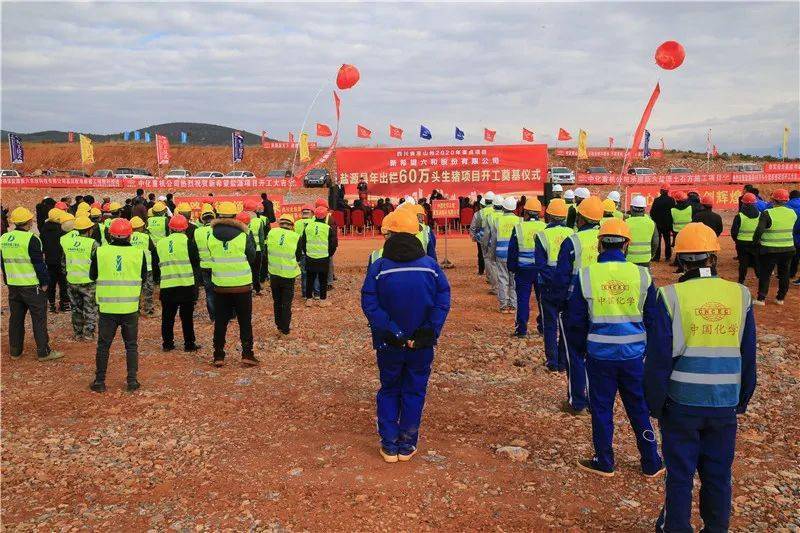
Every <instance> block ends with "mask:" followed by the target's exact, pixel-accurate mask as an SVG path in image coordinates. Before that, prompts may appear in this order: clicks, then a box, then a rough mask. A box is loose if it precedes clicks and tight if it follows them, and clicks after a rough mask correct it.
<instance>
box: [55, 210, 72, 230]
mask: <svg viewBox="0 0 800 533" xmlns="http://www.w3.org/2000/svg"><path fill="white" fill-rule="evenodd" d="M58 221H59V222H60V223H61V231H63V232H68V231H72V230H73V228H74V227H75V216H74V215H73V214H72V213H64V214H63V215H61V218H60V219H59V220H58Z"/></svg>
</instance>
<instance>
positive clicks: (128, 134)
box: [122, 131, 131, 142]
mask: <svg viewBox="0 0 800 533" xmlns="http://www.w3.org/2000/svg"><path fill="white" fill-rule="evenodd" d="M130 138H131V132H129V131H123V132H122V140H123V141H125V142H128V140H130Z"/></svg>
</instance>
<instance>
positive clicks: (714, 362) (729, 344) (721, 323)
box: [659, 277, 751, 407]
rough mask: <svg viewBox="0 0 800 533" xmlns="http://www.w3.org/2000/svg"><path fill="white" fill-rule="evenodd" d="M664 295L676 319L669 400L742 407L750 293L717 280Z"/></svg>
mask: <svg viewBox="0 0 800 533" xmlns="http://www.w3.org/2000/svg"><path fill="white" fill-rule="evenodd" d="M659 292H660V295H661V299H662V301H663V302H664V305H665V306H666V308H667V311H669V314H670V317H671V318H672V361H673V364H672V374H671V375H670V378H669V387H668V389H667V393H668V395H669V397H670V398H671V399H672V400H673V401H675V402H677V403H680V404H683V405H693V406H698V407H735V406H736V405H738V403H739V389H740V386H741V368H742V357H741V356H742V354H741V349H740V347H741V343H742V336H743V335H744V324H745V314H746V312H747V309H749V308H750V305H751V297H750V291H749V290H748V289H747V287H744V286H743V285H739V284H738V283H733V282H731V281H726V280H724V279H720V278H716V277H713V278H694V279H691V280H687V281H684V282H681V283H677V284H674V285H667V286H665V287H661V288H660V289H659Z"/></svg>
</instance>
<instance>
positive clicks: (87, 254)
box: [59, 230, 97, 285]
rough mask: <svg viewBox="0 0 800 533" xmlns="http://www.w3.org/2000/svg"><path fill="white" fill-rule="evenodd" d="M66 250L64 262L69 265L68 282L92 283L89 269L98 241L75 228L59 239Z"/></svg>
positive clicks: (73, 283)
mask: <svg viewBox="0 0 800 533" xmlns="http://www.w3.org/2000/svg"><path fill="white" fill-rule="evenodd" d="M59 242H60V243H61V248H62V250H64V262H65V263H66V265H67V282H68V283H71V284H72V285H85V284H87V283H92V279H91V278H90V277H89V269H90V268H91V266H92V250H93V249H94V245H95V243H96V242H97V241H95V240H94V239H92V238H91V237H84V236H83V235H81V234H80V233H78V232H77V231H75V230H73V231H70V232H69V233H67V234H66V235H62V236H61V239H59Z"/></svg>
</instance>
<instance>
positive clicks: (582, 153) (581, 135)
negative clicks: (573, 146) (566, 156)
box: [578, 130, 589, 159]
mask: <svg viewBox="0 0 800 533" xmlns="http://www.w3.org/2000/svg"><path fill="white" fill-rule="evenodd" d="M587 137H588V134H587V133H586V132H585V131H583V130H578V159H589V154H588V153H586V138H587Z"/></svg>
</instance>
